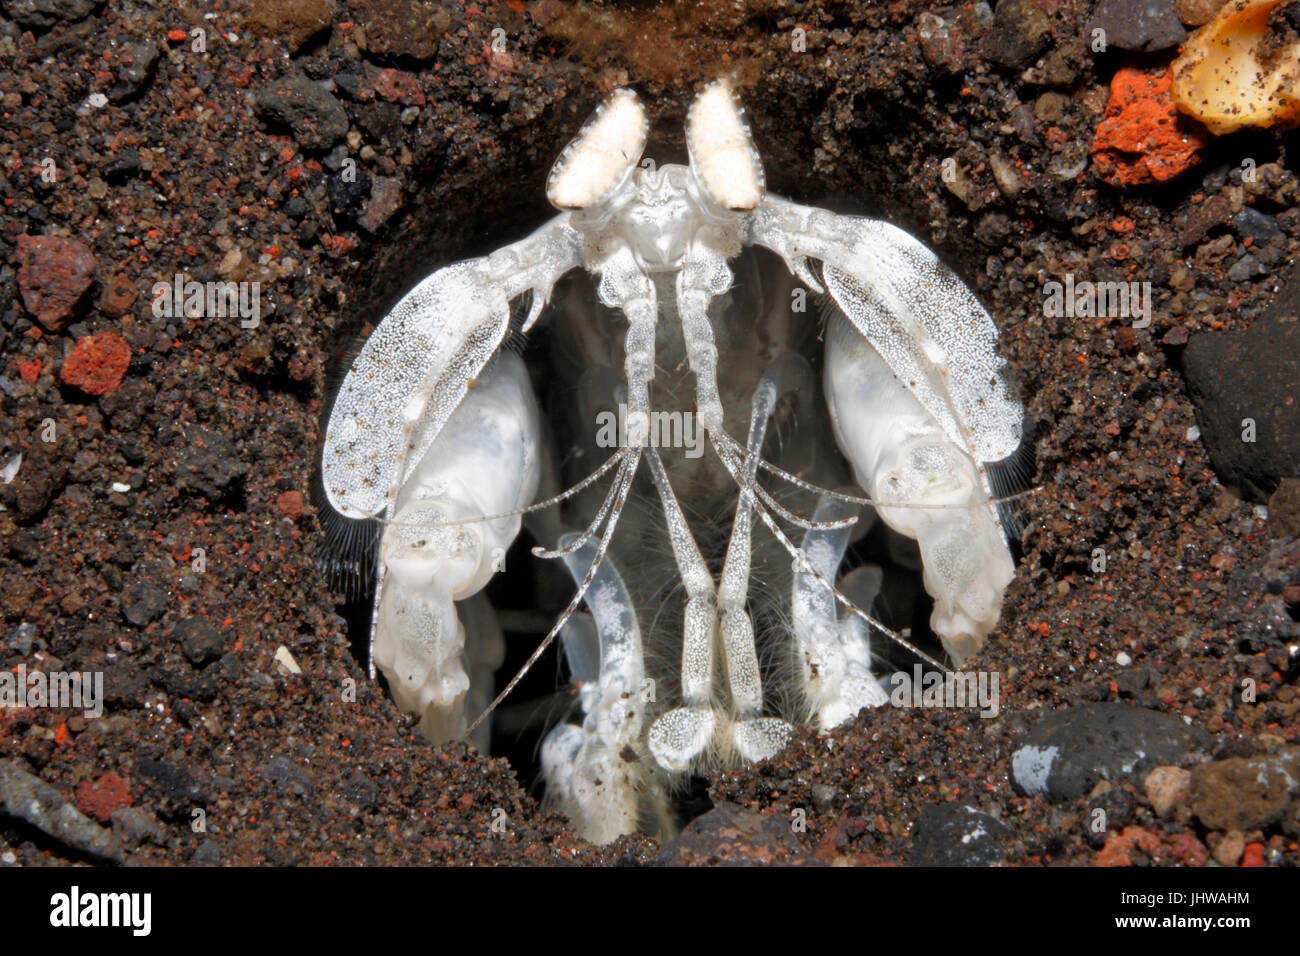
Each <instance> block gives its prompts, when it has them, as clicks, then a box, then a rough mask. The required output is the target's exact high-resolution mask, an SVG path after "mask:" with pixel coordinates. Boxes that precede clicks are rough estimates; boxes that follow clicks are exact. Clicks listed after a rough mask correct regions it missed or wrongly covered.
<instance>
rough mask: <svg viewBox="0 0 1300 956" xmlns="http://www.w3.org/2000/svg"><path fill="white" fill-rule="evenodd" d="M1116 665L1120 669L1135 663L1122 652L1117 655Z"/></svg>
mask: <svg viewBox="0 0 1300 956" xmlns="http://www.w3.org/2000/svg"><path fill="white" fill-rule="evenodd" d="M1115 663H1116V664H1118V665H1119V666H1120V667H1128V666H1129V665H1130V664H1132V663H1133V658H1131V657H1129V656H1128V655H1127V654H1125V653H1124V652H1123V651H1120V652H1119V653H1118V654H1116V655H1115Z"/></svg>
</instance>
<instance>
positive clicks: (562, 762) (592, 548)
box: [542, 535, 649, 844]
mask: <svg viewBox="0 0 1300 956" xmlns="http://www.w3.org/2000/svg"><path fill="white" fill-rule="evenodd" d="M572 537H573V536H572V535H566V536H565V537H564V538H562V539H561V542H560V543H561V547H562V549H564V548H567V546H568V545H571V544H572V541H571V540H570V539H571V538H572ZM595 552H596V545H595V544H594V543H591V542H588V543H587V544H586V545H584V546H582V547H581V548H579V549H577V550H571V551H569V552H568V553H567V554H566V557H565V559H564V563H565V566H566V567H567V568H568V569H569V573H570V574H571V575H573V579H574V581H575V583H580V582H581V580H582V576H583V575H584V573H586V569H587V568H588V567H590V566H591V565H592V564H593V563H594V562H595ZM586 600H587V606H588V607H590V608H591V617H590V618H588V617H586V616H582V615H579V616H576V617H574V618H572V619H571V620H570V621H569V622H568V624H567V625H566V627H565V630H564V635H563V639H564V644H565V650H566V656H567V657H568V659H569V661H570V666H571V668H572V670H573V673H574V677H575V678H577V679H578V680H580V681H581V682H582V690H581V695H582V709H583V712H584V713H585V714H586V718H585V720H584V721H583V725H582V727H581V728H578V727H575V726H573V725H572V724H567V723H566V724H561V725H560V726H558V727H556V728H555V729H554V730H552V731H551V732H550V733H549V734H548V735H547V737H546V740H545V742H544V743H543V744H542V772H543V774H544V775H545V777H546V787H547V796H548V797H550V798H552V799H554V800H555V801H556V802H557V803H558V804H559V805H560V807H561V809H563V810H564V812H565V813H566V814H568V816H569V819H571V820H573V821H574V824H575V826H576V828H577V830H578V833H579V834H580V835H581V836H582V837H583V838H584V839H586V840H590V841H591V842H592V843H597V844H604V843H608V842H610V841H611V840H614V839H616V838H618V837H619V836H621V835H623V834H624V833H632V832H634V831H635V830H636V827H637V822H638V817H639V816H640V813H639V808H640V806H641V804H642V799H643V798H642V796H641V794H642V792H643V791H647V790H648V789H649V784H648V782H646V781H643V780H642V777H643V770H642V768H641V765H640V760H639V759H638V750H639V748H640V746H641V728H642V726H643V720H644V714H645V708H646V706H647V700H646V698H647V697H648V696H649V694H648V693H647V689H646V687H645V666H644V662H643V657H642V650H641V628H640V625H639V623H638V621H637V615H636V608H635V607H634V606H633V604H632V599H631V597H630V596H629V595H628V592H627V588H626V586H625V585H624V583H623V579H622V577H621V576H620V575H619V573H618V571H617V570H616V569H615V568H614V566H613V565H612V564H611V563H610V561H609V559H608V558H606V559H605V560H604V562H603V563H602V564H600V566H599V570H598V571H597V572H596V574H595V577H594V579H593V581H592V586H591V589H590V590H589V591H588V592H587V598H586Z"/></svg>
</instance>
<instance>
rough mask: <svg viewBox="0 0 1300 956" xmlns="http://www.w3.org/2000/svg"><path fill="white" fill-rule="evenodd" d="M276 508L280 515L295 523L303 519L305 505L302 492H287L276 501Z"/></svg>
mask: <svg viewBox="0 0 1300 956" xmlns="http://www.w3.org/2000/svg"><path fill="white" fill-rule="evenodd" d="M275 507H276V509H277V510H279V512H280V514H282V515H284V516H285V517H286V518H292V519H294V520H295V521H296V520H297V519H299V518H301V517H302V512H303V504H302V492H301V491H285V492H282V493H281V494H280V495H279V497H277V498H276V499H275Z"/></svg>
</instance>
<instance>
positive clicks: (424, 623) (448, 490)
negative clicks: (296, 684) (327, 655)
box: [374, 353, 540, 742]
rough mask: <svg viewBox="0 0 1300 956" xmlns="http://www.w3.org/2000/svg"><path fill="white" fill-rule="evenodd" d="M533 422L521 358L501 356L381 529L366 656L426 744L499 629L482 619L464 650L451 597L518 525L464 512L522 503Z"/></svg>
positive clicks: (499, 555)
mask: <svg viewBox="0 0 1300 956" xmlns="http://www.w3.org/2000/svg"><path fill="white" fill-rule="evenodd" d="M539 427H540V425H539V419H538V412H537V407H536V404H535V401H534V399H533V395H532V387H531V385H530V384H529V381H528V374H527V372H526V371H525V369H524V366H523V362H522V360H520V359H519V357H518V356H516V355H514V354H513V353H506V354H504V355H502V356H501V357H500V358H499V359H498V360H497V362H496V364H495V365H494V366H492V367H491V368H490V369H489V370H488V372H487V373H485V374H484V375H483V377H482V378H481V379H480V380H479V382H478V384H477V386H476V387H475V388H474V389H473V390H472V391H471V392H470V393H469V395H468V396H467V397H466V399H465V401H463V402H462V403H461V404H460V405H459V406H458V407H457V408H456V410H455V411H454V412H453V413H452V414H451V416H450V417H449V418H448V420H447V423H446V425H445V426H444V427H443V429H442V432H441V433H440V434H439V436H438V438H437V439H436V440H435V441H434V442H433V443H432V444H431V445H430V447H429V451H428V453H427V454H426V455H425V456H424V458H423V459H422V460H421V461H420V463H419V465H418V466H417V467H416V469H415V471H414V472H413V474H412V476H411V479H410V480H409V481H408V482H407V483H406V484H405V485H404V486H403V488H402V491H401V494H400V495H399V496H398V498H397V508H396V512H395V514H394V515H393V517H392V518H391V519H390V521H389V522H388V525H387V527H386V528H385V530H384V536H383V539H382V541H381V544H380V560H381V561H382V563H383V566H384V571H385V574H384V578H383V582H382V583H381V585H380V593H379V595H378V598H377V602H378V605H377V617H376V628H375V647H374V659H375V664H376V665H377V666H378V667H379V668H380V670H382V671H383V673H384V676H385V678H387V680H388V683H389V686H390V688H391V689H392V691H393V696H394V699H395V700H396V701H397V703H398V705H399V706H400V707H401V708H402V709H403V710H408V711H414V712H416V713H420V714H421V715H423V719H424V721H425V730H426V733H427V734H428V735H429V736H430V737H431V738H432V739H434V740H435V741H437V742H441V741H443V740H447V739H451V738H453V737H456V736H459V735H460V734H461V733H463V732H464V730H465V729H466V724H467V714H466V711H467V705H466V699H465V696H466V692H467V691H468V690H469V689H470V677H469V674H467V673H466V666H467V664H468V665H469V666H470V668H471V669H473V665H474V663H476V661H475V660H474V658H479V659H480V660H479V661H477V663H480V665H481V663H482V661H484V660H486V661H489V662H490V661H491V660H492V659H493V658H495V657H497V656H499V654H497V653H496V652H495V647H496V644H497V642H499V636H497V637H495V639H494V636H493V634H492V633H491V632H490V630H489V627H488V625H485V624H480V625H479V626H478V628H477V631H478V633H479V634H480V636H481V641H478V642H476V644H477V645H479V646H476V647H475V648H473V649H472V651H471V653H470V654H469V655H468V656H467V651H466V628H465V627H464V626H463V625H462V623H461V620H460V618H459V617H458V615H457V608H456V605H455V602H457V601H462V600H464V599H466V598H469V597H471V596H472V595H475V594H477V593H478V592H479V591H480V590H481V589H482V588H483V586H484V585H485V584H487V582H488V580H489V579H490V578H491V577H492V575H493V573H494V572H495V571H496V570H498V569H499V567H500V566H501V562H502V559H503V557H504V555H505V552H506V550H507V549H508V548H509V547H510V544H511V542H513V540H514V538H515V536H516V535H517V534H518V533H519V527H520V518H519V517H518V516H517V515H516V516H513V517H510V518H501V519H498V520H496V521H476V520H472V519H474V518H477V517H478V516H480V515H484V514H499V513H501V512H507V511H511V510H514V509H517V508H519V507H521V506H522V505H525V504H527V503H528V502H530V501H532V499H533V497H534V496H535V495H536V494H537V483H538V450H537V442H538V433H539ZM480 741H481V742H485V741H484V740H483V738H480Z"/></svg>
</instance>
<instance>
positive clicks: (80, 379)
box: [59, 332, 131, 395]
mask: <svg viewBox="0 0 1300 956" xmlns="http://www.w3.org/2000/svg"><path fill="white" fill-rule="evenodd" d="M130 364H131V346H129V345H127V344H126V342H125V341H124V340H123V339H122V336H120V335H118V334H116V333H115V332H101V333H100V334H99V335H84V336H82V337H81V338H79V339H77V345H76V347H75V348H74V349H73V350H72V354H71V355H69V356H68V357H67V358H66V359H64V361H63V368H62V369H60V370H59V377H60V378H61V379H62V380H63V384H65V385H73V386H75V387H77V388H79V389H81V390H82V391H83V392H85V393H86V394H87V395H106V394H108V393H109V392H111V391H113V389H115V388H117V387H118V386H119V385H121V384H122V377H123V376H124V375H126V369H127V366H128V365H130Z"/></svg>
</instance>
